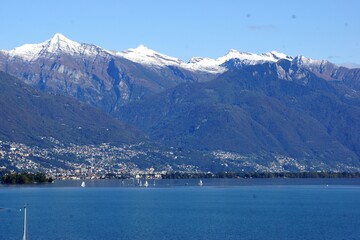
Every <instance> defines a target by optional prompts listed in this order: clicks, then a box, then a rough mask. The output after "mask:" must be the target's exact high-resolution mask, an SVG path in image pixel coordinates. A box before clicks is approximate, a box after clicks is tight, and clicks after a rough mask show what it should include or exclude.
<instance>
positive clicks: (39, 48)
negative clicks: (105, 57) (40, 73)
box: [7, 33, 110, 61]
mask: <svg viewBox="0 0 360 240" xmlns="http://www.w3.org/2000/svg"><path fill="white" fill-rule="evenodd" d="M7 52H8V54H9V57H10V58H21V59H23V60H25V61H35V60H36V59H38V58H40V57H42V56H43V57H51V56H53V55H56V54H60V53H63V54H67V55H72V56H76V55H87V56H92V55H97V54H99V52H107V53H110V52H109V51H106V50H104V49H101V48H99V47H96V46H94V45H91V44H81V43H78V42H75V41H72V40H70V39H68V38H67V37H65V36H64V35H62V34H60V33H56V34H55V35H54V36H53V37H52V38H51V39H49V40H46V41H45V42H42V43H38V44H24V45H22V46H20V47H17V48H15V49H13V50H10V51H7Z"/></svg>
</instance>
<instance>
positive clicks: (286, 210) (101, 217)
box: [0, 179, 360, 240]
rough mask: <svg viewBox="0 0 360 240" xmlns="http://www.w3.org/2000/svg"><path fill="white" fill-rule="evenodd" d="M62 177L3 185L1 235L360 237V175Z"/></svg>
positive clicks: (136, 238)
mask: <svg viewBox="0 0 360 240" xmlns="http://www.w3.org/2000/svg"><path fill="white" fill-rule="evenodd" d="M198 181H199V180H157V181H156V186H155V187H154V186H153V180H150V181H149V185H150V186H149V187H148V188H140V187H134V186H133V182H132V181H131V180H126V181H124V182H121V180H95V181H90V180H88V181H86V187H85V188H81V187H80V183H81V182H80V181H56V182H55V183H54V184H45V185H31V186H3V185H1V186H0V208H3V209H2V210H1V211H0V222H1V224H0V239H21V237H22V224H23V222H22V221H23V215H22V214H23V213H22V211H19V209H20V208H21V207H22V206H24V204H27V205H28V207H27V209H28V211H27V213H28V214H27V216H28V239H37V240H40V239H69V240H75V239H76V240H80V239H124V240H125V239H132V240H140V239H141V240H144V239H146V240H153V239H154V240H155V239H157V240H158V239H173V240H180V239H181V240H183V239H187V240H191V239H194V240H195V239H207V240H212V239H214V240H215V239H246V240H250V239H251V240H256V239H259V240H260V239H277V240H279V239H280V240H282V239H283V240H285V239H286V240H293V239H302V240H320V239H324V240H325V239H326V240H339V239H347V240H349V239H357V240H358V239H359V237H360V228H359V226H360V207H359V204H360V179H204V180H203V181H204V186H202V187H199V186H197V183H198Z"/></svg>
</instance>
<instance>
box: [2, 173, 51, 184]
mask: <svg viewBox="0 0 360 240" xmlns="http://www.w3.org/2000/svg"><path fill="white" fill-rule="evenodd" d="M52 181H53V179H52V178H51V177H50V178H48V177H47V176H46V175H45V174H44V173H7V174H5V175H3V176H2V177H1V183H2V184H32V183H48V182H52Z"/></svg>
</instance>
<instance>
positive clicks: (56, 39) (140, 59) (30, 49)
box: [1, 33, 327, 74]
mask: <svg viewBox="0 0 360 240" xmlns="http://www.w3.org/2000/svg"><path fill="white" fill-rule="evenodd" d="M1 54H3V55H7V57H9V59H10V60H11V59H13V58H20V59H22V60H24V61H35V60H37V59H39V58H52V57H56V56H58V55H60V54H66V55H70V56H78V57H82V58H85V57H92V58H95V57H97V56H98V55H101V56H104V57H109V56H110V57H122V58H125V59H127V60H129V61H132V62H135V63H139V64H141V65H144V66H148V67H152V68H155V69H161V68H164V67H167V66H176V67H179V68H182V69H185V70H189V71H197V72H206V73H212V74H219V73H223V72H226V71H227V70H228V69H227V68H226V67H225V64H224V63H226V62H227V61H230V60H238V62H239V64H242V65H255V64H260V63H264V62H277V61H279V60H281V59H286V60H289V61H292V62H294V63H296V64H298V65H299V66H301V65H304V66H309V67H316V66H321V65H324V64H326V63H327V61H324V60H314V59H310V58H305V57H303V56H298V57H295V58H293V57H291V56H287V55H286V54H284V53H279V52H276V51H271V52H267V53H262V54H255V53H249V52H239V51H237V50H235V49H231V50H230V51H229V52H228V53H227V54H225V55H224V56H222V57H219V58H217V59H212V58H204V57H194V58H191V59H190V60H189V61H188V62H184V61H182V60H181V59H179V58H175V57H170V56H167V55H164V54H161V53H159V52H156V51H154V50H151V49H149V48H147V47H145V46H144V45H140V46H138V47H137V48H131V49H128V50H125V51H122V52H117V51H108V50H105V49H102V48H100V47H97V46H95V45H91V44H84V43H78V42H75V41H72V40H70V39H68V38H66V37H65V36H64V35H62V34H60V33H56V34H55V35H54V36H53V37H52V38H51V39H49V40H47V41H45V42H43V43H39V44H25V45H22V46H20V47H17V48H15V49H13V50H10V51H4V50H1Z"/></svg>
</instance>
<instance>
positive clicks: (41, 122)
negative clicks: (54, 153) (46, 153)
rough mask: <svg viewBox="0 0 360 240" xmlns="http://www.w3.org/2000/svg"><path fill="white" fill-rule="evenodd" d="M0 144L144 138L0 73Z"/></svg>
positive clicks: (79, 105)
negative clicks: (1, 142)
mask: <svg viewBox="0 0 360 240" xmlns="http://www.w3.org/2000/svg"><path fill="white" fill-rule="evenodd" d="M0 109H1V114H0V140H9V141H14V142H21V143H26V144H35V145H38V144H44V142H43V141H42V140H41V137H53V138H55V139H58V140H60V141H61V142H63V143H77V144H90V143H101V142H110V143H113V144H117V143H127V142H134V141H139V140H141V139H143V138H144V136H143V135H142V134H141V133H140V132H139V131H137V130H135V129H133V128H131V127H129V126H128V125H127V124H124V123H123V122H121V121H120V120H116V119H114V118H112V117H110V116H109V115H108V114H105V113H104V112H102V111H101V110H98V109H96V108H94V107H91V106H89V105H87V104H84V103H80V102H78V101H76V100H74V99H71V98H68V97H64V96H59V95H54V94H47V93H43V92H40V91H38V90H35V89H34V88H32V87H30V86H28V85H26V84H24V83H23V82H21V81H20V80H18V79H16V78H14V77H12V76H10V75H7V74H5V73H3V72H0Z"/></svg>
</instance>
